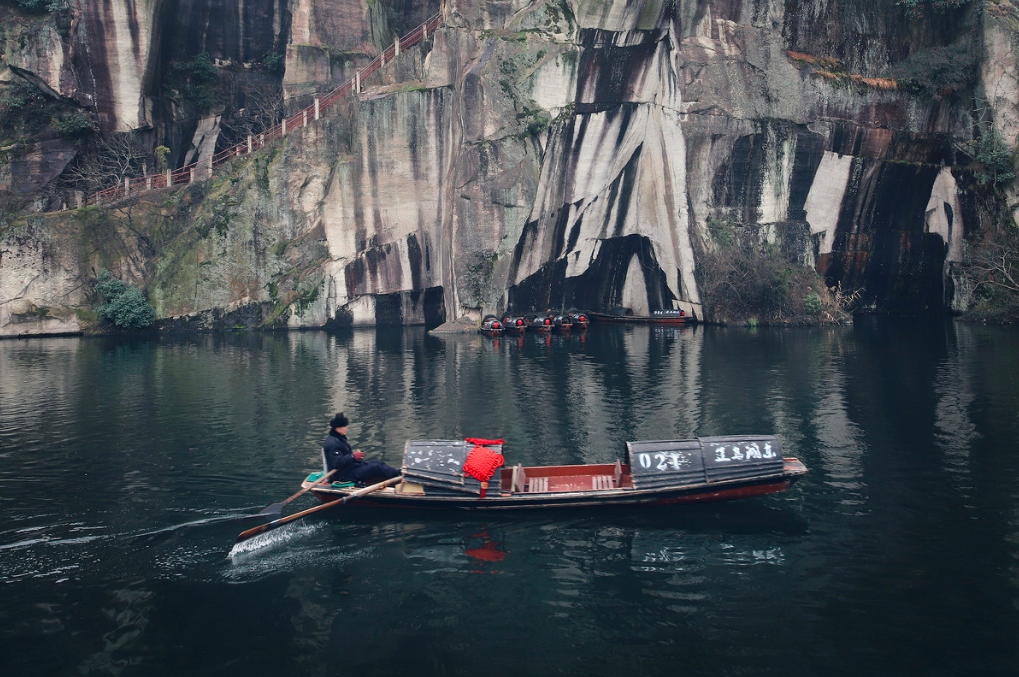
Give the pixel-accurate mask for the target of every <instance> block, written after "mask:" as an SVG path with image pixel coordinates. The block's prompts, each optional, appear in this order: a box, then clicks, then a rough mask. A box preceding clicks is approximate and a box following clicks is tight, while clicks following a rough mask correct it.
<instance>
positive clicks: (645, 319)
mask: <svg viewBox="0 0 1019 677" xmlns="http://www.w3.org/2000/svg"><path fill="white" fill-rule="evenodd" d="M588 314H589V315H590V316H591V320H592V321H594V322H615V323H624V324H626V323H629V324H677V325H685V324H687V323H691V322H694V318H693V317H691V316H690V315H687V314H686V311H685V310H667V309H666V310H652V311H651V314H650V315H634V314H633V310H632V309H631V308H624V307H622V306H619V307H616V308H612V309H611V310H610V311H609V312H607V313H588Z"/></svg>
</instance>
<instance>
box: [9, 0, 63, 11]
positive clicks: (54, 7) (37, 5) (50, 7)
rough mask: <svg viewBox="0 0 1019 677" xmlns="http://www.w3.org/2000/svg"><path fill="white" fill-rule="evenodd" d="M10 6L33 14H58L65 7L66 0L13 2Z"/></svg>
mask: <svg viewBox="0 0 1019 677" xmlns="http://www.w3.org/2000/svg"><path fill="white" fill-rule="evenodd" d="M12 4H14V5H16V6H17V7H18V8H19V9H21V10H23V11H25V12H31V13H33V14H43V13H45V12H59V11H61V10H63V9H64V8H66V7H67V2H66V0H13V3H12Z"/></svg>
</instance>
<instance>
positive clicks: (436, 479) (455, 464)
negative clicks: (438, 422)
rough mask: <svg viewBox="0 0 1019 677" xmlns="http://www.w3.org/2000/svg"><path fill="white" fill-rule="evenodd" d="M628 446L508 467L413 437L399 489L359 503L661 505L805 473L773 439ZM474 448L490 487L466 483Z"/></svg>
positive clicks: (721, 496) (475, 445)
mask: <svg viewBox="0 0 1019 677" xmlns="http://www.w3.org/2000/svg"><path fill="white" fill-rule="evenodd" d="M479 442H480V443H483V444H479ZM626 447H627V451H628V461H629V462H628V463H622V462H621V461H616V462H615V463H602V464H591V465H559V466H530V467H525V466H523V465H520V464H518V465H515V466H512V467H506V466H505V465H504V458H503V456H502V440H494V441H488V440H480V441H479V440H468V441H460V440H410V441H408V442H407V444H406V446H405V448H404V462H403V468H402V474H403V480H402V482H400V483H399V484H396V485H395V486H391V487H386V488H383V489H380V490H379V491H375V492H373V493H370V494H368V495H365V496H364V497H363V498H360V499H358V501H357V503H356V504H360V505H364V506H376V507H408V508H449V509H456V510H512V509H538V508H584V507H600V506H641V505H643V506H652V505H654V506H659V505H670V504H681V503H698V502H706V501H725V500H731V499H737V498H748V497H753V496H763V495H766V494H773V493H777V492H781V491H785V490H786V489H789V488H790V487H791V486H792V485H793V484H795V483H796V482H797V481H798V480H799V479H800V478H801V477H803V476H804V475H805V474H806V473H807V468H806V467H805V466H804V465H803V464H802V463H801V462H800V461H799V460H798V459H795V458H783V456H782V453H781V451H782V445H781V442H780V441H779V439H778V438H777V437H773V436H740V437H702V438H697V439H692V440H654V441H642V442H628V443H627V445H626ZM479 449H480V450H483V451H484V452H485V454H486V455H485V456H484V458H485V461H486V462H487V463H489V464H490V466H489V467H491V463H493V462H494V461H492V459H493V458H495V459H497V462H498V463H499V465H498V466H496V467H495V468H494V470H491V471H490V473H489V478H488V479H487V480H482V479H479V478H478V477H477V476H472V472H474V470H473V467H472V454H476V453H478V450H479ZM474 465H475V466H476V465H477V464H476V463H475V464H474ZM465 469H466V471H465ZM320 476H321V473H312V474H311V475H309V476H308V477H307V479H306V480H305V481H304V482H303V484H302V487H303V488H305V489H308V488H310V489H311V491H312V493H313V494H314V495H315V496H316V497H317V498H318V499H319V500H321V501H323V502H330V501H335V500H340V499H343V498H345V497H348V496H350V495H351V494H352V493H353V492H354V491H356V489H355V488H354V487H353V486H351V485H349V484H348V485H339V484H332V485H319V486H316V487H312V484H313V483H314V482H315V481H316V480H317V479H318V478H319V477H320ZM351 505H355V504H354V503H352V504H351Z"/></svg>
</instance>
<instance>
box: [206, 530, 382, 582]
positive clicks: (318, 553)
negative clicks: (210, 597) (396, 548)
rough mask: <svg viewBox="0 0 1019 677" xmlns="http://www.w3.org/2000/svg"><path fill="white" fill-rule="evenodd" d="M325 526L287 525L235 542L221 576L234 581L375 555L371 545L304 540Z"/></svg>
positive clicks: (330, 565) (335, 565) (327, 566)
mask: <svg viewBox="0 0 1019 677" xmlns="http://www.w3.org/2000/svg"><path fill="white" fill-rule="evenodd" d="M327 527H328V525H325V524H301V525H288V526H286V527H282V528H280V529H277V530H275V531H269V532H266V533H264V534H259V535H258V536H255V537H254V538H250V539H248V540H246V541H244V542H243V543H237V544H235V545H234V547H233V548H232V549H231V550H230V566H229V567H228V569H227V571H225V572H224V576H225V577H226V578H228V579H231V580H235V581H239V580H245V581H249V580H252V579H257V578H261V577H262V576H266V575H269V574H274V573H278V572H280V571H293V570H297V569H307V568H309V567H311V568H320V567H325V568H336V567H338V566H341V565H343V564H345V563H347V562H350V561H352V560H363V559H367V558H369V557H372V556H374V554H373V551H372V549H371V548H365V547H356V548H354V549H351V550H343V549H341V548H340V547H338V546H337V544H336V543H335V541H331V540H329V541H328V542H315V541H310V542H309V541H307V540H304V539H305V538H306V537H307V536H308V535H309V534H312V533H314V532H316V531H320V530H322V529H324V528H327ZM296 541H300V543H297V542H296ZM279 546H286V547H279Z"/></svg>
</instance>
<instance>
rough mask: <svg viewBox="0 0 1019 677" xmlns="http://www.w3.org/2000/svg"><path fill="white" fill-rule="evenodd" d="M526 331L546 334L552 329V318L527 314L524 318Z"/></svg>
mask: <svg viewBox="0 0 1019 677" xmlns="http://www.w3.org/2000/svg"><path fill="white" fill-rule="evenodd" d="M524 320H525V321H526V322H527V329H528V331H536V332H538V333H540V334H547V333H548V332H550V331H552V318H551V317H548V316H545V315H528V316H527V317H525V318H524Z"/></svg>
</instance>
